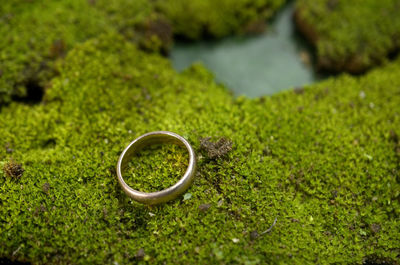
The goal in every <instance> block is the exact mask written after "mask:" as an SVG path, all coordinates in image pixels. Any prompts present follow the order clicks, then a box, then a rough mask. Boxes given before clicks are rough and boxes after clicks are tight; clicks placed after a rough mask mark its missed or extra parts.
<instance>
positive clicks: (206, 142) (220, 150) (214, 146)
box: [200, 137, 232, 159]
mask: <svg viewBox="0 0 400 265" xmlns="http://www.w3.org/2000/svg"><path fill="white" fill-rule="evenodd" d="M200 148H201V149H202V150H205V151H206V152H207V157H208V158H209V159H217V158H221V157H223V156H225V155H226V154H227V153H229V152H230V151H231V150H232V141H230V140H228V139H226V138H224V137H222V138H220V139H218V141H216V142H212V141H211V137H205V138H201V139H200Z"/></svg>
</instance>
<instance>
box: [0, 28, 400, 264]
mask: <svg viewBox="0 0 400 265" xmlns="http://www.w3.org/2000/svg"><path fill="white" fill-rule="evenodd" d="M133 62H134V63H133ZM59 71H60V74H59V76H58V77H57V78H55V79H53V80H52V81H51V85H50V86H49V88H48V89H47V91H46V94H45V100H44V103H45V104H39V105H35V106H27V105H24V104H18V103H15V102H14V103H11V104H10V105H9V106H7V107H4V108H3V109H2V112H1V114H0V124H2V125H3V126H0V136H1V139H2V141H3V142H4V143H6V144H7V148H8V149H10V148H11V149H13V153H12V154H10V153H8V152H7V150H6V148H5V147H4V148H0V161H2V162H1V163H6V162H7V161H9V160H10V157H11V155H12V157H13V158H14V159H15V161H18V162H19V163H22V165H23V167H24V169H25V172H24V175H23V176H22V177H21V178H20V179H19V180H18V181H15V180H11V179H10V178H8V177H6V176H5V175H4V173H3V172H1V171H0V204H1V207H0V246H1V247H0V257H8V258H10V259H16V260H26V261H30V262H32V263H34V264H48V263H60V264H71V263H72V264H109V263H118V264H126V263H134V262H136V261H138V262H139V260H140V262H142V263H164V262H165V263H167V264H176V263H179V264H198V263H201V264H214V263H226V264H229V263H237V264H265V263H272V264H288V263H290V264H307V263H321V264H328V263H329V264H332V263H350V264H354V263H355V264H361V262H362V261H363V260H365V259H369V257H378V258H379V259H382V260H383V259H387V260H388V261H390V262H392V263H393V264H395V260H396V259H397V258H398V256H399V255H400V253H399V248H398V246H399V242H400V233H399V230H400V223H399V213H400V210H399V209H400V207H399V206H400V205H399V204H400V202H399V198H400V192H399V190H400V184H399V183H400V179H399V170H400V168H399V154H398V151H397V150H398V141H396V135H399V134H400V112H399V111H400V110H399V107H398V106H399V104H400V94H399V87H400V75H399V73H400V61H396V62H394V63H392V64H390V65H387V66H385V67H384V68H382V69H380V70H376V71H374V72H372V73H370V74H368V75H366V76H365V77H361V78H354V77H349V76H346V75H344V76H341V77H338V78H337V79H330V80H327V81H325V82H322V83H320V84H316V85H313V86H310V87H306V88H304V90H302V93H299V91H297V93H294V92H292V91H288V92H284V93H281V94H278V95H276V96H272V97H265V98H261V99H254V100H250V99H247V98H244V97H240V98H233V97H232V96H231V95H230V93H229V92H228V91H227V90H226V89H225V88H224V87H221V86H219V85H216V84H215V82H214V81H213V77H212V75H211V74H210V73H209V72H208V71H207V70H205V69H204V68H203V67H201V66H199V65H197V66H193V67H192V68H190V69H188V70H187V71H185V72H184V73H182V74H177V73H176V72H175V71H174V70H173V69H172V67H171V65H170V62H169V61H167V60H166V59H163V58H161V57H159V56H158V55H151V54H145V53H143V52H140V51H138V50H137V49H136V48H135V47H134V46H133V45H132V44H129V43H127V42H125V41H124V39H123V38H122V37H119V36H117V35H111V36H103V37H100V38H96V39H92V40H90V41H88V42H85V43H84V44H81V45H78V46H77V47H76V48H74V49H73V50H72V51H71V52H70V53H69V54H68V55H67V58H66V60H65V63H64V64H63V66H62V67H61V68H60V70H59ZM153 130H169V131H173V132H176V133H179V134H181V135H182V136H184V137H185V138H186V139H188V140H189V141H190V142H191V143H192V145H193V147H194V148H195V150H196V153H197V154H198V157H199V159H198V174H197V175H196V178H195V181H194V183H193V185H192V186H191V188H190V189H189V190H188V193H190V194H191V196H189V195H187V196H185V198H186V200H183V197H180V198H179V199H177V200H175V201H172V202H170V203H167V204H164V205H160V206H156V207H151V208H150V207H146V206H143V205H140V204H137V203H135V202H133V201H131V200H130V199H129V198H128V197H127V196H126V195H125V194H124V193H123V192H122V190H121V189H120V187H119V185H118V181H117V178H116V176H115V165H116V162H117V159H118V156H119V154H120V152H121V151H122V150H123V148H124V147H125V146H126V145H127V144H128V143H129V142H130V141H132V140H133V139H134V138H136V137H137V136H139V135H141V134H143V133H145V132H149V131H153ZM205 137H213V138H214V139H218V138H220V137H224V138H225V139H229V140H230V141H232V143H233V145H232V150H231V151H230V152H228V153H227V154H226V155H225V156H223V157H221V158H216V159H207V157H206V153H205V151H202V150H201V147H200V139H202V138H205ZM165 151H168V150H163V149H162V150H161V152H152V153H151V154H150V153H149V155H151V161H154V163H156V162H157V161H158V164H159V165H163V168H164V166H165V169H163V170H165V171H162V172H163V173H162V174H160V176H159V178H157V175H156V174H153V175H152V176H153V179H152V180H153V181H154V184H156V186H157V185H158V184H160V185H161V186H162V185H164V184H166V182H163V181H164V177H165V176H166V175H167V173H166V172H169V173H174V172H175V173H176V172H180V171H179V170H177V169H175V168H174V167H170V168H168V167H167V165H165V162H166V160H165ZM173 154H174V153H171V154H170V155H172V156H173ZM181 155H182V153H181V152H177V153H176V157H171V160H173V161H178V164H179V166H178V168H179V167H184V166H185V165H184V162H183V161H184V160H182V159H180V157H181ZM172 158H173V159H172ZM167 160H168V159H167ZM147 166H149V167H148V168H149V170H153V167H150V165H147ZM145 173H146V170H143V174H145ZM150 173H151V172H149V174H150ZM46 183H47V184H46ZM44 185H46V189H44ZM156 186H155V187H156ZM201 205H203V206H201ZM204 205H208V206H210V207H208V206H207V210H206V211H205V210H203V209H204V208H205V207H204ZM275 218H277V222H276V224H275V226H274V227H273V228H272V230H271V231H270V232H268V233H265V234H263V235H262V236H259V237H255V236H254V235H255V234H256V232H257V233H258V234H261V233H262V232H263V231H266V230H267V229H268V228H269V227H270V226H271V224H272V223H273V221H274V220H275ZM255 231H256V232H255ZM251 235H253V236H251Z"/></svg>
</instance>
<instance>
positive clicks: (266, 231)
mask: <svg viewBox="0 0 400 265" xmlns="http://www.w3.org/2000/svg"><path fill="white" fill-rule="evenodd" d="M277 220H278V217H275V220H274V222H273V223H272V225H271V226H270V227H269V228H268V229H267V230H265V231H264V232H262V233H260V236H261V235H264V234H266V233H269V232H271V230H272V228H273V227H274V226H275V224H276V221H277Z"/></svg>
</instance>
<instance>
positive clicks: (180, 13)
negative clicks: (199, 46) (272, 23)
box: [157, 0, 285, 39]
mask: <svg viewBox="0 0 400 265" xmlns="http://www.w3.org/2000/svg"><path fill="white" fill-rule="evenodd" d="M284 2H285V0H259V1H252V0H240V1H237V0H220V1H213V0H196V1H190V3H189V2H188V1H185V0H172V1H158V2H157V7H158V8H159V9H160V10H161V12H162V13H164V14H165V16H166V17H168V18H169V19H170V20H171V23H172V24H173V27H174V32H175V34H177V35H180V36H183V37H185V38H189V39H200V38H201V37H204V36H205V35H206V36H211V37H217V38H219V37H224V36H227V35H229V34H232V33H244V32H246V31H253V30H256V29H257V28H259V27H263V26H264V25H265V20H266V19H267V18H270V17H271V16H272V15H273V14H274V13H275V11H276V10H277V9H278V8H280V7H281V6H282V5H283V4H284Z"/></svg>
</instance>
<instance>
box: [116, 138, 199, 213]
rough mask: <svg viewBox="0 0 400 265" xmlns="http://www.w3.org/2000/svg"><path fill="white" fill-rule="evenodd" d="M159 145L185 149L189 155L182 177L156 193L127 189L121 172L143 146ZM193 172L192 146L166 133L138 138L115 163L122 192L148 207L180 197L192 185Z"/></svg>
mask: <svg viewBox="0 0 400 265" xmlns="http://www.w3.org/2000/svg"><path fill="white" fill-rule="evenodd" d="M161 143H172V144H176V145H180V146H183V147H186V149H187V151H188V153H189V165H188V167H187V169H186V172H185V174H184V175H183V177H182V178H181V179H180V180H179V181H178V182H177V183H175V184H174V185H173V186H171V187H169V188H166V189H164V190H161V191H157V192H149V193H146V192H141V191H137V190H134V189H132V188H131V187H129V186H128V185H127V184H126V182H125V181H124V179H123V177H122V171H123V169H125V168H126V166H127V165H128V163H129V161H130V160H131V158H132V156H133V155H134V154H136V153H137V152H139V151H140V150H141V149H142V148H144V147H145V146H148V145H153V144H161ZM195 171H196V156H195V153H194V151H193V148H192V146H190V144H189V142H188V141H186V140H185V138H183V137H182V136H180V135H178V134H176V133H173V132H167V131H156V132H149V133H146V134H143V135H142V136H139V137H138V138H136V139H135V140H133V141H132V142H131V143H130V144H129V145H128V146H127V147H126V148H125V150H124V151H123V152H122V153H121V155H120V157H119V159H118V163H117V176H118V181H119V184H120V185H121V187H122V190H123V191H124V192H125V193H126V194H127V195H128V196H129V197H131V198H132V199H134V200H135V201H137V202H140V203H144V204H149V205H154V204H159V203H163V202H167V201H170V200H173V199H175V198H176V197H178V196H179V195H181V194H182V193H183V192H185V191H186V190H187V189H188V188H189V186H190V184H192V182H193V178H194V175H195Z"/></svg>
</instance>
